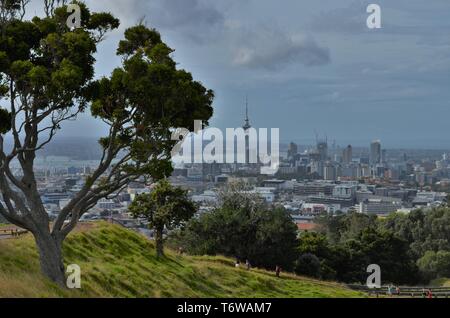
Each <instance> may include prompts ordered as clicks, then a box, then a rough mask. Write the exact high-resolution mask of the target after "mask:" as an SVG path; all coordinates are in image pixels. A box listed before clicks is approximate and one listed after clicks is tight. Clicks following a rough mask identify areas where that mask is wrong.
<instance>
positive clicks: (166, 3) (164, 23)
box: [148, 0, 224, 29]
mask: <svg viewBox="0 0 450 318" xmlns="http://www.w3.org/2000/svg"><path fill="white" fill-rule="evenodd" d="M148 7H149V16H150V18H151V20H152V22H154V23H155V24H157V25H158V26H160V27H163V28H168V29H178V28H183V27H192V26H194V27H208V26H209V27H211V26H214V25H220V24H222V23H223V21H224V17H223V15H222V13H221V12H219V11H218V10H217V9H216V8H215V7H214V6H212V5H211V2H209V1H208V2H206V1H202V0H153V1H149V3H148Z"/></svg>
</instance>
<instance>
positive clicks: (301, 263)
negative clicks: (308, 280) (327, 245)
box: [295, 253, 321, 278]
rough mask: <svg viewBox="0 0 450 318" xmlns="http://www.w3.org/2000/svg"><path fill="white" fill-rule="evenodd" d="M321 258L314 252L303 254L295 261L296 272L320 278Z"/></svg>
mask: <svg viewBox="0 0 450 318" xmlns="http://www.w3.org/2000/svg"><path fill="white" fill-rule="evenodd" d="M320 267H321V264H320V260H319V258H318V257H317V256H316V255H314V254H310V253H307V254H302V255H300V257H299V258H298V259H297V261H296V262H295V273H296V274H298V275H304V276H309V277H314V278H320V277H321V273H320Z"/></svg>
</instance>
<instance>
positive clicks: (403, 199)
mask: <svg viewBox="0 0 450 318" xmlns="http://www.w3.org/2000/svg"><path fill="white" fill-rule="evenodd" d="M242 128H243V129H244V130H248V129H249V128H251V124H250V119H249V117H248V115H247V117H246V118H245V120H244V125H243V127H242ZM316 139H317V143H316V145H310V146H305V145H298V144H295V143H293V142H291V143H289V144H286V145H282V148H284V150H285V151H282V152H281V163H280V165H279V167H278V171H277V173H276V174H274V175H272V176H268V175H261V174H260V167H261V164H251V163H249V147H248V144H247V145H246V148H245V149H246V156H245V157H246V162H247V163H242V164H241V163H234V164H228V163H222V164H221V163H200V164H199V163H193V164H191V163H189V164H183V163H181V164H180V163H179V162H178V163H177V164H174V166H175V168H174V171H173V174H172V176H171V177H170V181H171V183H173V184H174V185H177V186H180V187H183V188H185V189H187V190H188V191H189V195H190V197H191V198H192V200H193V201H195V202H197V203H198V204H199V205H200V210H199V212H198V213H205V212H207V211H208V210H211V209H212V208H213V207H214V206H215V204H217V190H218V189H220V188H221V187H226V185H227V184H229V183H242V184H245V187H246V190H245V191H248V192H249V193H253V194H256V195H258V196H259V197H261V198H262V199H264V200H265V201H266V202H267V203H269V204H274V205H279V206H283V207H284V208H285V209H286V210H287V211H289V213H290V214H291V215H292V218H293V220H294V222H296V224H297V225H298V227H299V229H300V230H301V229H303V228H304V229H311V228H312V227H314V225H315V224H314V217H315V216H318V215H321V214H323V213H329V214H336V213H349V212H357V213H363V214H373V215H377V216H387V215H389V214H390V213H393V212H400V213H409V212H411V211H412V210H414V209H418V208H425V209H431V208H433V207H439V206H440V205H442V204H443V203H444V202H446V200H447V198H448V193H449V192H450V158H449V155H448V154H447V152H444V151H438V150H435V151H430V150H426V151H424V150H422V151H421V150H420V149H419V150H404V151H402V150H395V149H392V150H387V149H384V148H383V146H382V142H381V141H380V140H373V141H372V142H371V143H370V145H368V147H367V148H363V147H355V148H353V147H352V145H348V146H346V147H343V146H339V145H336V143H335V141H333V142H331V143H330V141H329V140H328V138H323V139H321V138H319V137H317V138H316ZM245 142H246V143H248V138H246V139H245ZM83 145H85V143H84V142H83V144H81V143H79V144H78V145H77V142H74V141H72V146H71V148H72V150H73V149H76V148H77V147H79V148H80V149H81V148H83V147H84V146H83ZM91 147H92V148H93V150H92V151H91V153H94V156H95V152H96V151H95V143H94V142H93V141H92V143H91ZM60 151H61V150H60ZM89 157H91V155H86V158H85V159H84V160H79V159H76V158H70V157H64V156H54V155H53V156H52V155H50V156H44V157H40V158H39V161H38V163H37V164H36V175H37V177H38V182H39V183H38V185H39V191H40V194H41V196H42V200H43V202H44V204H45V207H46V209H47V212H48V214H49V216H50V217H56V216H57V215H58V212H59V211H60V210H61V209H62V208H64V206H65V205H66V204H67V203H68V202H69V201H70V200H71V199H72V198H73V196H74V195H75V194H76V193H77V192H78V191H79V190H80V189H81V188H82V186H83V185H84V182H85V180H86V178H87V177H88V176H89V175H90V173H91V171H92V170H93V169H94V168H95V166H96V164H98V162H97V161H96V160H93V159H92V158H91V159H90V160H88V159H89ZM151 188H152V187H151V184H146V183H144V182H134V183H132V184H130V185H129V186H128V188H127V189H125V190H124V191H122V192H121V193H118V195H117V196H115V198H114V199H102V200H100V201H99V202H98V203H97V204H96V206H95V207H93V208H92V209H91V210H89V211H88V212H87V213H86V214H85V215H84V216H83V220H90V219H94V220H95V219H101V218H105V217H106V218H108V217H114V218H116V219H119V220H123V221H124V222H129V223H131V224H132V226H139V225H137V224H134V223H136V222H135V221H133V220H132V218H131V217H130V215H129V213H128V206H129V204H130V203H131V202H132V201H133V200H134V198H135V197H136V195H139V194H142V193H150V192H151ZM140 226H141V227H142V230H143V231H145V232H147V233H148V231H147V230H146V226H145V224H140Z"/></svg>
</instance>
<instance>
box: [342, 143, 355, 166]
mask: <svg viewBox="0 0 450 318" xmlns="http://www.w3.org/2000/svg"><path fill="white" fill-rule="evenodd" d="M352 159H353V148H352V146H351V145H348V146H347V148H345V149H344V151H343V152H342V162H343V163H344V164H347V165H348V164H350V163H351V162H352Z"/></svg>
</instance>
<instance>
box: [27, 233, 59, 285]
mask: <svg viewBox="0 0 450 318" xmlns="http://www.w3.org/2000/svg"><path fill="white" fill-rule="evenodd" d="M34 238H35V240H36V245H37V247H38V251H39V261H40V264H41V271H42V273H43V274H44V275H45V276H46V277H47V278H49V279H50V280H52V281H53V282H55V283H57V284H58V285H60V286H61V287H65V286H66V285H65V273H64V262H63V257H62V250H61V246H62V242H59V240H57V239H55V238H54V237H53V236H52V235H51V234H50V233H34Z"/></svg>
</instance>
